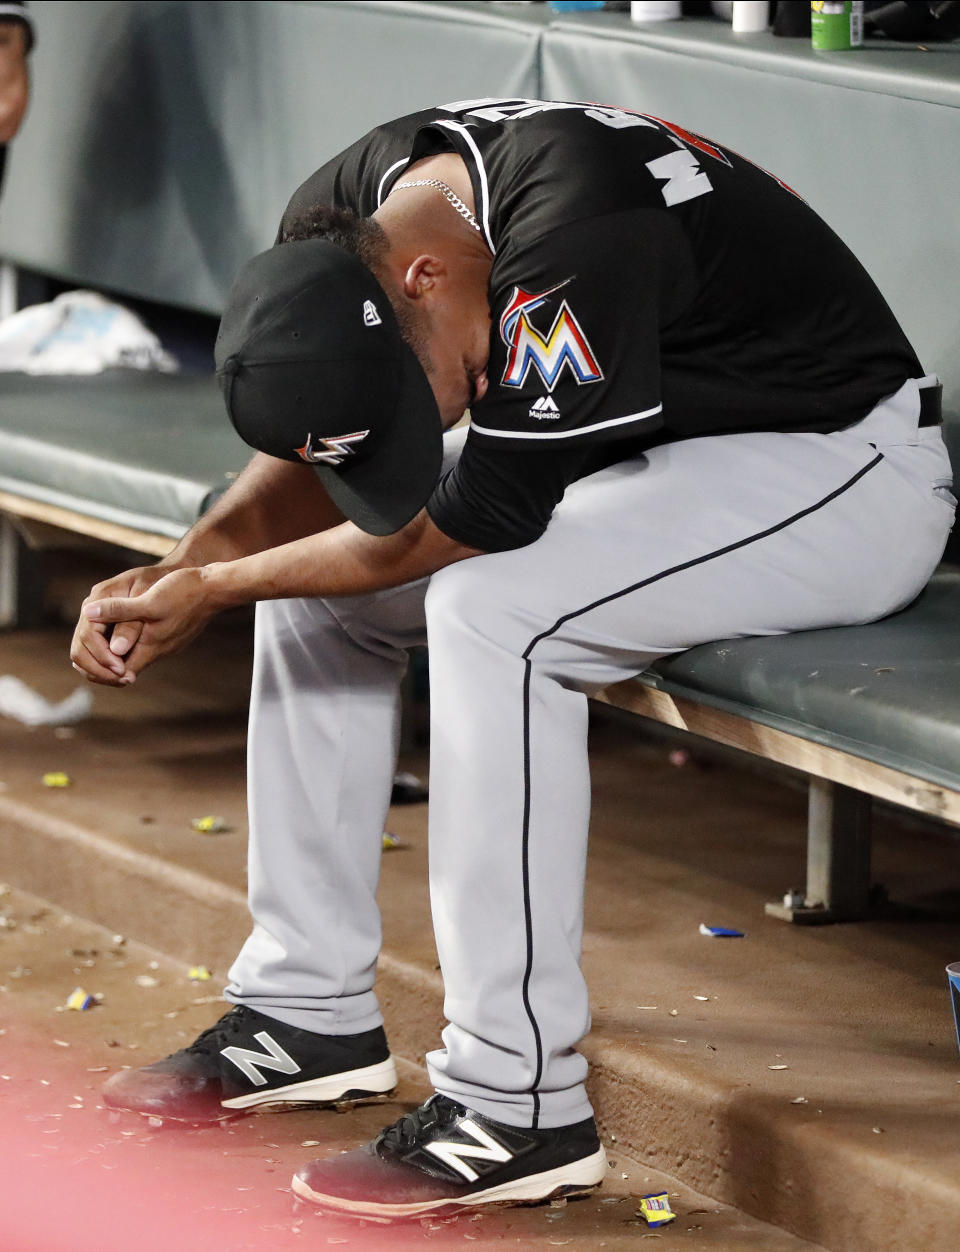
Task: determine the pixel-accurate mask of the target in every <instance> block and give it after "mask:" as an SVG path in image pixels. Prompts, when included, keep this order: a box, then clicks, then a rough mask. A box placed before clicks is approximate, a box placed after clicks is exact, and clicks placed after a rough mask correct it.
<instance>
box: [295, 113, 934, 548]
mask: <svg viewBox="0 0 960 1252" xmlns="http://www.w3.org/2000/svg"><path fill="white" fill-rule="evenodd" d="M450 150H452V151H455V152H457V153H458V154H459V155H460V156H461V157H462V158H463V160H464V161H465V163H466V165H467V168H468V170H469V171H470V177H471V180H472V184H473V192H474V199H475V202H476V207H477V219H478V221H479V223H480V225H481V227H482V231H483V235H484V237H485V239H486V241H487V244H488V245H489V247H490V250H491V252H492V254H493V267H492V272H491V278H490V288H489V296H490V311H491V316H492V324H491V336H490V359H489V364H488V368H487V376H488V380H489V389H488V391H487V394H486V395H485V396H484V398H483V400H481V401H479V402H478V403H477V404H475V405H474V406H473V409H472V411H471V424H470V432H469V435H468V438H467V442H466V447H465V450H464V452H463V455H462V456H461V458H460V461H459V463H458V465H457V467H456V469H455V470H454V471H452V473H451V474H449V475H448V476H447V477H446V478H445V479H444V480H443V481H441V483H440V484H438V487H437V490H436V492H435V493H434V496H433V497H432V499H431V500H430V502H429V504H428V510H429V512H430V515H431V517H432V518H433V519H434V521H435V522H436V523H437V525H438V526H439V527H440V528H441V529H442V530H443V531H444V532H445V533H447V534H449V535H450V536H451V537H453V538H454V539H457V540H458V541H460V542H461V543H465V544H467V545H469V546H472V547H477V548H481V549H484V550H487V551H495V550H503V549H507V548H512V547H517V546H520V545H521V544H524V543H529V542H530V541H531V540H533V539H536V538H537V537H538V536H539V535H540V534H541V533H542V532H543V530H544V528H545V527H546V525H547V523H548V521H549V518H550V515H551V513H552V511H553V509H554V507H555V505H556V504H557V502H558V501H559V500H560V498H561V497H562V495H563V491H564V488H565V487H566V485H567V484H568V483H570V482H572V481H574V480H575V479H577V478H579V477H582V476H583V475H585V474H587V473H590V472H592V471H594V470H595V469H597V468H600V467H601V466H603V465H607V464H611V463H613V462H615V461H617V460H623V459H626V458H627V457H630V456H634V455H636V454H638V453H639V452H642V451H643V450H644V449H645V448H647V447H650V446H652V445H654V444H656V443H662V442H665V441H669V440H674V439H681V438H690V437H693V436H697V435H708V434H717V433H725V432H735V431H750V430H794V431H798V430H802V431H833V430H839V429H841V428H843V427H844V426H847V425H849V424H851V423H853V422H856V421H858V420H859V419H860V418H862V417H864V416H865V415H866V413H868V412H869V411H870V409H871V408H872V407H873V406H874V404H875V403H876V402H877V401H878V400H880V399H881V398H882V397H883V396H886V395H889V394H891V393H892V392H894V391H896V390H897V389H898V388H899V387H900V386H901V385H902V384H903V382H904V381H905V380H906V379H907V378H910V377H917V376H919V375H921V374H922V373H923V371H922V369H921V367H920V364H919V362H918V360H917V358H916V355H915V353H914V351H913V349H912V348H911V346H910V344H909V342H908V341H907V339H906V337H905V335H904V334H903V331H902V330H901V329H900V327H899V325H898V324H897V322H896V319H895V318H894V316H893V314H892V313H891V311H890V309H889V308H888V307H887V305H886V303H885V301H884V300H883V297H882V296H881V295H880V293H879V291H878V290H877V288H876V286H875V285H874V283H873V281H872V280H871V279H870V277H869V276H868V275H867V273H866V272H865V271H864V269H863V268H862V266H861V265H860V264H859V262H858V261H857V260H856V258H855V257H854V256H853V254H852V253H851V252H850V251H849V249H848V248H847V247H846V245H845V244H843V243H842V241H841V240H840V239H839V238H838V237H837V236H836V235H835V234H834V233H833V231H831V230H830V228H829V227H828V226H827V225H826V224H825V223H824V222H823V221H822V220H821V219H820V218H819V217H818V216H817V214H816V213H815V212H814V211H813V210H812V209H811V208H810V207H809V206H808V205H807V204H806V203H805V202H804V201H803V200H802V199H801V198H800V197H799V196H798V195H797V194H796V193H795V192H794V191H792V190H791V189H790V188H789V187H787V186H786V185H785V184H784V183H782V182H780V181H779V180H778V179H777V178H776V177H774V176H773V175H771V174H769V173H767V172H766V171H764V170H762V169H760V168H759V167H758V166H756V165H754V164H753V163H752V162H750V161H748V160H746V159H745V158H744V157H741V156H739V155H738V154H736V153H734V152H731V151H730V150H728V149H726V148H723V147H721V146H720V145H719V144H716V143H713V142H712V141H709V140H706V139H704V138H702V137H701V136H699V135H694V134H692V133H691V132H689V131H686V130H684V129H682V128H681V127H679V126H676V125H673V124H672V123H670V122H665V121H663V120H661V119H658V118H655V117H651V116H648V115H645V114H640V113H635V112H631V111H629V110H625V109H617V108H608V107H605V106H600V105H594V104H572V103H560V102H557V101H536V100H520V99H513V100H476V101H460V102H457V103H454V104H449V105H444V106H442V107H439V108H437V109H433V110H428V111H426V112H422V113H416V114H413V115H411V116H409V117H404V118H401V119H399V120H398V121H395V122H391V123H388V124H387V125H385V126H381V127H378V128H377V129H376V130H374V131H372V132H371V133H370V134H369V135H367V136H366V137H365V138H363V139H361V140H360V141H359V142H358V143H356V144H354V145H353V146H352V147H351V148H349V149H348V150H347V151H346V152H344V153H343V154H342V155H341V156H339V157H337V158H336V159H335V160H333V161H331V162H329V163H328V164H327V165H325V166H324V167H323V168H322V169H320V170H319V171H318V172H317V173H316V174H314V175H313V176H312V177H311V178H310V179H308V180H307V182H305V183H304V184H303V186H302V187H301V188H300V189H299V190H298V191H297V192H296V193H295V195H294V196H293V198H292V200H291V202H290V205H289V206H288V209H287V214H291V213H294V212H297V211H300V210H303V209H305V208H307V207H309V206H310V205H311V204H316V203H323V202H326V203H332V204H336V205H339V206H341V207H349V208H352V209H354V210H356V211H357V212H358V213H360V214H361V215H362V216H368V215H370V214H372V213H374V212H375V211H376V209H377V208H378V207H379V206H380V205H381V204H382V202H383V200H384V198H385V197H386V196H387V195H388V194H389V192H390V189H391V187H392V186H393V184H394V183H395V182H396V181H398V179H400V178H401V177H402V174H403V171H404V169H405V168H406V166H407V165H408V164H409V163H410V162H411V161H416V160H418V159H420V158H421V157H424V156H428V155H430V154H432V153H435V152H438V151H450ZM451 211H452V210H451Z"/></svg>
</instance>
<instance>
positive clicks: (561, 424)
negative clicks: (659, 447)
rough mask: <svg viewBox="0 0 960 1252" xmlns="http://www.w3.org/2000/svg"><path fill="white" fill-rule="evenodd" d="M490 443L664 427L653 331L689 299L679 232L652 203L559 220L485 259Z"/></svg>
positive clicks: (483, 407)
mask: <svg viewBox="0 0 960 1252" xmlns="http://www.w3.org/2000/svg"><path fill="white" fill-rule="evenodd" d="M494 278H495V283H494V282H492V283H491V287H492V291H491V297H492V298H491V311H492V314H493V328H492V333H491V336H490V361H489V365H488V368H487V374H488V377H489V379H490V388H489V390H488V392H487V394H486V395H485V396H484V398H483V400H482V401H481V402H480V403H479V404H477V405H475V406H474V408H473V410H472V421H473V432H472V433H473V434H474V435H475V437H477V438H478V439H481V440H483V441H485V442H489V443H497V444H502V445H504V446H507V445H509V446H511V447H513V448H519V447H522V446H528V447H529V446H532V445H536V446H538V447H541V448H547V447H550V446H558V445H559V444H561V443H572V444H577V443H581V442H582V443H595V442H598V441H604V440H616V439H620V438H622V437H624V436H626V435H628V434H639V433H641V432H649V431H651V430H654V429H656V428H658V427H660V426H662V424H663V418H662V405H661V400H660V336H661V333H662V331H663V329H664V328H665V327H666V326H668V325H669V324H670V322H671V321H673V320H674V318H676V317H677V316H678V314H679V313H680V311H681V310H682V309H684V308H685V307H686V306H687V305H688V304H689V302H690V301H691V299H692V298H693V295H694V292H695V290H696V279H695V266H694V263H693V259H692V254H691V251H690V247H689V244H688V242H687V241H686V238H685V236H684V234H683V232H682V230H681V228H680V227H679V226H678V224H677V223H676V222H675V221H673V220H672V219H671V218H670V217H669V215H668V214H667V213H666V212H665V211H664V210H662V209H659V210H657V209H650V208H642V209H637V210H630V211H624V212H618V213H612V214H607V215H605V216H603V217H594V218H589V219H586V220H581V221H577V222H573V223H568V224H566V225H564V226H562V227H559V228H557V229H555V230H553V231H551V232H550V233H549V234H546V235H543V236H541V237H540V238H538V239H536V240H535V241H533V242H532V243H531V244H530V245H529V246H526V247H523V248H518V249H515V250H514V251H513V252H512V254H510V255H508V257H507V258H506V259H505V260H503V261H501V259H500V258H499V257H498V259H497V261H496V262H495V264H494Z"/></svg>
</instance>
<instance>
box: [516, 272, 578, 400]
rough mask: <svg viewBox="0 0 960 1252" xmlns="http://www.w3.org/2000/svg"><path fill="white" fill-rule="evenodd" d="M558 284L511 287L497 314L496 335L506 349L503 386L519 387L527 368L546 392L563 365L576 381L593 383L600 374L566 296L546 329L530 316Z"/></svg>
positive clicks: (524, 377) (562, 369)
mask: <svg viewBox="0 0 960 1252" xmlns="http://www.w3.org/2000/svg"><path fill="white" fill-rule="evenodd" d="M562 286H563V284H562V283H561V284H560V285H559V286H557V287H551V288H550V290H549V291H540V292H534V291H524V290H523V288H521V287H514V289H513V294H512V296H511V297H510V300H509V302H508V304H507V307H506V309H505V310H504V313H503V316H502V317H501V318H500V338H501V339H502V340H503V342H504V343H505V344H506V345H507V349H508V352H507V365H506V368H505V370H504V371H503V379H502V382H503V385H504V386H505V387H522V386H523V384H524V383H525V382H526V379H527V375H528V374H529V373H530V370H531V368H533V369H535V370H536V371H537V373H538V374H539V375H540V377H541V379H542V380H543V385H544V386H545V387H546V389H547V391H548V392H549V391H553V389H554V387H555V386H556V384H557V379H558V378H559V377H560V375H561V374H562V373H563V371H564V369H565V368H569V370H570V372H571V373H572V374H573V376H574V378H576V380H577V382H578V384H582V383H597V382H600V381H601V379H602V378H603V371H602V370H601V369H600V366H599V365H598V364H597V358H596V357H595V356H594V353H593V349H592V348H591V347H590V344H589V343H588V342H587V337H586V335H585V334H584V333H583V330H582V329H581V327H580V323H579V322H578V321H577V319H576V317H574V315H573V311H572V310H571V308H570V305H569V304H568V303H567V301H566V300H563V301H561V303H560V308H559V309H558V310H557V313H556V316H555V317H554V319H553V324H552V325H551V327H550V329H549V330H548V331H547V332H546V333H543V332H541V331H540V330H538V329H537V327H536V326H534V324H533V322H532V321H531V320H530V318H531V314H533V313H535V312H536V310H537V309H539V308H541V306H542V305H544V304H546V302H547V299H548V297H550V296H552V295H553V293H554V292H555V291H559V290H560V287H562Z"/></svg>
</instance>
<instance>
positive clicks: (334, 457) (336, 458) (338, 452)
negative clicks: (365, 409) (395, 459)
mask: <svg viewBox="0 0 960 1252" xmlns="http://www.w3.org/2000/svg"><path fill="white" fill-rule="evenodd" d="M369 434H370V432H369V430H358V431H355V432H354V433H353V434H352V435H336V436H335V437H334V438H333V439H320V440H318V441H317V442H318V443H322V444H323V447H324V448H325V449H326V451H321V452H318V451H317V450H316V449H315V448H313V447H312V446H311V445H312V443H313V435H307V442H306V443H305V444H304V445H303V447H302V448H294V452H296V454H297V456H298V457H299V458H300V460H301V461H306V462H307V464H308V465H339V464H340V462H341V461H343V460H345V459H346V457H348V456H351V455H352V454H353V445H354V444H355V443H362V442H363V440H364V439H366V437H367V435H369Z"/></svg>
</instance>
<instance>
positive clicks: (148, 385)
mask: <svg viewBox="0 0 960 1252" xmlns="http://www.w3.org/2000/svg"><path fill="white" fill-rule="evenodd" d="M250 455H251V453H250V449H249V448H248V447H247V446H246V445H245V444H244V443H243V442H242V441H241V440H240V439H239V437H238V436H237V435H236V433H235V432H234V430H233V427H232V426H231V425H230V421H229V419H228V417H227V414H226V410H225V408H224V405H223V398H222V397H221V395H220V390H219V388H218V387H217V384H216V382H215V380H214V379H213V377H212V376H197V375H169V374H147V373H144V374H140V373H135V372H133V371H123V372H121V371H111V372H108V373H105V374H102V375H97V376H95V377H92V378H42V377H40V378H34V377H30V376H28V375H25V374H0V490H2V491H9V492H12V493H14V494H16V495H19V496H25V497H27V498H29V499H31V500H39V501H42V502H43V503H45V504H54V505H59V506H60V507H61V508H66V509H72V510H74V511H76V512H79V513H83V514H84V515H86V516H89V517H95V518H99V519H100V520H102V521H108V522H115V523H118V524H120V525H124V526H131V527H133V528H134V529H136V530H146V531H149V532H150V533H152V534H158V535H167V536H169V537H171V538H174V539H177V538H179V537H180V536H181V535H182V534H183V533H184V531H185V530H187V529H188V527H190V526H191V525H192V524H193V523H194V522H195V521H196V520H197V518H198V517H199V516H200V515H201V513H203V511H204V509H205V508H206V507H207V506H208V504H209V503H210V501H211V499H213V498H214V497H215V496H217V495H219V494H220V493H221V492H222V491H223V490H224V488H226V487H227V486H229V483H230V478H229V477H228V475H230V474H233V473H236V472H237V471H239V470H242V469H243V467H244V466H245V465H246V463H247V461H248V460H249V459H250Z"/></svg>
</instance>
